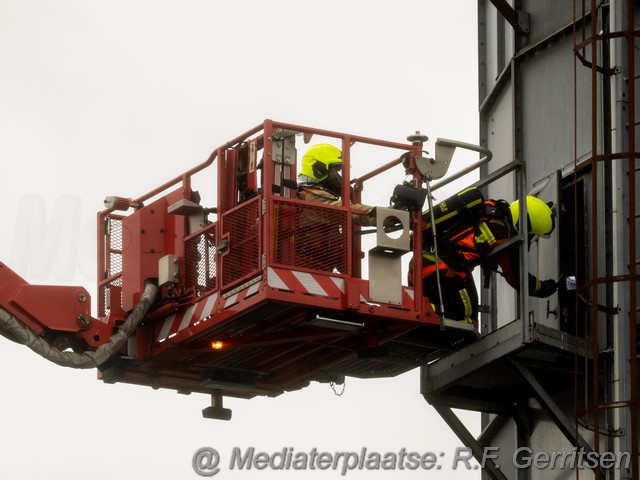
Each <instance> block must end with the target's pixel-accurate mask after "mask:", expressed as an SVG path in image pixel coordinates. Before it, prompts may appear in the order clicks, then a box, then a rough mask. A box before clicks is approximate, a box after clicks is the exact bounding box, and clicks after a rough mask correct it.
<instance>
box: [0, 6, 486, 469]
mask: <svg viewBox="0 0 640 480" xmlns="http://www.w3.org/2000/svg"><path fill="white" fill-rule="evenodd" d="M476 10H477V6H476V2H474V1H471V0H451V1H436V0H399V1H387V0H304V1H302V0H271V1H268V2H267V1H260V0H236V1H229V0H227V1H223V0H206V1H205V0H183V1H180V2H178V1H175V0H153V1H152V0H127V1H124V0H112V1H109V2H98V1H95V0H56V1H50V0H0V161H1V162H2V170H1V171H2V174H1V176H0V179H1V180H0V182H1V183H0V184H1V186H2V188H0V205H2V209H1V210H0V224H1V225H2V229H1V231H2V235H0V261H3V262H4V263H7V264H8V265H9V266H10V267H11V268H13V269H14V270H16V272H17V273H19V274H20V275H21V276H23V277H24V278H25V279H26V280H28V281H29V282H31V283H35V284H60V285H82V286H84V287H86V288H87V289H88V290H89V291H90V292H91V294H92V295H94V298H95V288H96V287H95V266H96V260H95V255H96V248H95V247H96V238H95V212H97V211H98V210H100V209H101V208H102V201H103V199H104V197H105V196H107V195H123V196H131V197H136V196H138V195H141V194H143V193H145V192H147V191H149V190H150V189H151V188H153V187H155V186H157V185H158V184H160V183H163V182H164V181H166V180H168V179H170V178H173V177H174V176H176V175H177V174H179V173H181V172H183V171H185V170H187V169H188V168H190V167H192V166H194V165H196V164H198V163H200V162H201V161H203V160H204V159H205V158H207V157H208V155H209V153H210V152H211V151H212V150H213V149H214V148H216V147H217V146H219V145H222V144H223V143H224V142H225V141H226V140H228V139H230V138H232V137H235V136H237V135H238V134H240V133H242V132H244V131H246V130H248V129H250V128H251V127H253V126H255V125H257V124H258V123H260V122H261V121H263V120H264V119H266V118H272V119H275V120H279V121H283V122H288V123H296V124H301V125H308V126H314V127H318V128H323V129H328V130H335V131H344V132H348V133H352V134H358V135H364V136H368V137H374V138H381V139H385V140H392V141H404V140H405V138H406V136H407V135H409V134H411V133H413V132H414V131H416V130H420V131H422V132H423V133H425V134H427V135H429V137H430V138H431V139H432V140H435V138H437V137H446V138H453V139H458V140H461V141H465V142H470V143H477V142H478V121H477V112H478V108H477V103H478V102H477V97H478V95H477V91H478V87H477V78H478V75H477V45H476V43H477V25H476V16H477V12H476ZM432 140H430V143H429V145H428V146H432ZM399 180H401V179H399ZM390 194H391V192H390V191H389V192H383V194H380V192H367V191H365V192H364V199H365V200H366V201H368V202H369V203H373V204H380V202H381V201H384V198H387V199H388V197H389V195H390ZM0 288H1V285H0ZM94 313H95V308H94ZM418 373H419V372H418V370H415V371H412V372H409V373H407V374H405V375H402V376H400V377H397V378H394V379H387V380H367V381H361V380H355V379H348V380H347V384H346V389H345V391H344V394H343V395H342V396H336V395H335V394H334V392H333V391H332V390H331V388H330V387H329V386H328V385H319V384H313V385H312V386H310V387H309V388H306V389H304V390H301V391H297V392H292V393H287V394H284V395H282V396H280V397H277V398H275V399H265V398H258V399H253V400H249V401H247V400H234V399H230V400H227V401H226V405H225V406H228V407H230V408H232V409H233V411H234V418H233V420H232V421H231V422H216V421H211V420H204V419H202V418H201V413H200V411H201V409H202V408H203V407H205V406H206V405H207V402H208V398H207V397H206V396H203V395H196V394H194V395H190V396H183V395H178V394H176V393H175V392H173V391H155V390H152V389H150V388H145V387H135V386H130V385H123V384H116V385H106V384H103V383H102V382H100V381H98V380H96V372H95V371H81V372H80V371H74V370H69V369H64V368H61V367H57V366H56V365H53V364H50V363H48V362H47V361H45V360H43V359H41V358H40V357H38V356H37V355H35V354H34V353H32V352H31V351H30V350H28V349H27V348H26V347H20V346H18V345H15V344H13V343H11V342H9V341H8V340H6V339H4V338H0V382H1V384H2V401H1V402H2V403H1V405H2V408H0V478H1V479H7V480H9V479H10V480H20V479H29V480H32V479H36V478H51V479H58V478H60V479H62V478H64V479H68V480H75V479H78V480H79V479H83V480H84V479H86V478H92V479H95V480H102V479H105V480H106V479H111V478H123V479H127V478H131V479H133V478H135V479H154V480H165V479H166V480H169V479H176V478H183V479H184V478H198V475H196V473H195V472H194V471H193V469H192V465H191V462H192V457H193V455H194V453H195V452H196V450H198V449H199V448H201V447H205V446H211V447H214V448H216V449H218V451H219V452H220V455H221V456H222V457H224V458H228V456H229V455H230V454H231V452H232V449H233V448H234V447H239V448H241V449H247V448H250V447H255V448H256V450H258V451H264V452H268V453H273V452H277V451H281V450H282V448H285V447H292V448H294V449H295V450H296V451H309V450H310V449H312V448H313V447H317V448H318V449H319V450H321V451H327V452H339V451H360V450H361V449H362V448H367V449H368V450H369V451H377V452H399V451H400V450H401V449H402V448H406V450H407V451H416V452H421V453H424V452H435V453H438V454H439V453H440V452H442V453H443V454H444V460H443V461H442V462H441V463H439V465H440V466H441V468H440V469H435V468H434V469H433V470H430V471H426V472H425V471H423V470H420V469H419V470H402V471H400V470H395V471H384V470H381V471H366V470H360V471H358V470H355V471H352V472H348V473H347V475H346V477H347V478H349V477H350V478H380V479H383V478H384V479H387V478H394V479H413V478H425V477H426V478H432V479H450V478H456V479H463V478H474V479H477V478H480V473H479V471H477V470H475V471H474V470H471V471H469V470H467V469H466V468H464V467H463V466H459V468H458V469H457V470H453V469H452V468H451V462H450V459H451V458H452V457H453V455H454V453H455V449H456V448H458V447H462V444H461V442H460V441H459V440H458V439H457V438H456V437H455V436H454V435H453V433H452V432H450V431H449V429H448V428H447V427H446V425H445V424H444V422H443V421H442V420H441V419H440V418H439V417H438V415H437V414H436V413H435V411H434V410H433V409H432V408H431V407H430V406H429V405H428V404H427V403H426V402H425V401H424V399H423V398H422V397H421V395H420V386H419V375H418ZM461 418H463V419H464V420H465V422H467V423H468V425H469V428H470V429H471V430H472V431H473V432H474V433H477V432H478V430H479V417H478V416H477V415H472V414H468V413H461ZM224 458H223V461H222V462H221V463H224V461H225V460H224ZM299 476H302V477H304V478H322V479H330V478H342V475H341V474H340V472H339V471H334V470H326V471H317V470H316V471H304V472H301V471H297V472H296V471H285V472H279V471H270V470H269V469H267V470H263V471H256V470H251V471H237V470H231V471H230V470H228V469H224V470H223V471H221V472H220V473H219V474H218V476H217V478H224V479H227V478H229V479H230V478H243V479H244V478H256V479H258V478H260V479H275V478H278V479H280V478H298V477H299Z"/></svg>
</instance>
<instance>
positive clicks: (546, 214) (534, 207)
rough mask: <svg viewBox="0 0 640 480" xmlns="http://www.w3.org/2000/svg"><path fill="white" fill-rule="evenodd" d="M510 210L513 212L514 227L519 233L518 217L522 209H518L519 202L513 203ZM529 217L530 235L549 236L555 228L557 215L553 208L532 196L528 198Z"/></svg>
mask: <svg viewBox="0 0 640 480" xmlns="http://www.w3.org/2000/svg"><path fill="white" fill-rule="evenodd" d="M509 208H510V210H511V218H512V219H513V226H514V227H515V228H516V231H519V229H518V217H519V216H520V209H519V207H518V200H516V201H515V202H513V203H512V204H511V205H510V207H509ZM527 217H528V218H527V220H528V222H527V224H528V229H529V235H549V234H550V233H551V232H553V229H554V228H555V213H554V211H553V210H552V208H551V206H549V204H547V203H544V202H543V201H542V200H540V199H539V198H537V197H533V196H531V195H529V196H527Z"/></svg>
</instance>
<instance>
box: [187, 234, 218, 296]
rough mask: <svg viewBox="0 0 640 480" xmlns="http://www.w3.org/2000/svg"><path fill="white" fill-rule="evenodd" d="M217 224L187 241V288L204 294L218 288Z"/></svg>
mask: <svg viewBox="0 0 640 480" xmlns="http://www.w3.org/2000/svg"><path fill="white" fill-rule="evenodd" d="M215 227H216V224H215V223H212V224H211V225H209V226H207V227H206V228H205V229H203V231H202V232H201V233H199V234H197V235H195V236H193V237H191V238H190V239H189V240H187V241H186V243H185V253H186V259H185V263H186V264H185V277H186V280H185V281H186V285H185V286H186V288H187V289H189V288H191V287H194V288H195V293H196V296H198V297H199V296H202V295H204V294H206V293H208V292H210V291H211V290H215V289H216V288H217V283H218V282H217V278H218V277H217V267H218V265H217V262H216V252H217V249H216V233H215V232H216V231H215Z"/></svg>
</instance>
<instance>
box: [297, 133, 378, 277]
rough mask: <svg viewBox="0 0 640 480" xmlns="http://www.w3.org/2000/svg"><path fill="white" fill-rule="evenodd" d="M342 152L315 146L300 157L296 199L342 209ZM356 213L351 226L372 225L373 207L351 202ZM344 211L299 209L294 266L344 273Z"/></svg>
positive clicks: (328, 147) (325, 145) (327, 145)
mask: <svg viewBox="0 0 640 480" xmlns="http://www.w3.org/2000/svg"><path fill="white" fill-rule="evenodd" d="M341 169H342V152H341V151H340V149H339V148H337V147H335V146H333V145H330V144H325V143H321V144H317V145H314V146H312V147H311V148H309V150H308V151H307V152H306V153H305V155H304V156H303V157H302V167H301V169H300V174H299V175H298V198H300V199H302V200H308V201H312V202H318V203H322V204H325V205H333V206H342V200H341V194H342V176H341V175H340V170H341ZM350 206H351V209H352V210H356V212H355V213H354V214H353V215H352V220H353V223H355V224H357V225H363V226H372V225H375V222H376V220H375V207H371V206H368V205H362V204H357V203H350ZM344 218H345V214H344V211H341V210H334V209H326V208H318V207H301V209H300V217H299V228H298V231H297V232H296V233H297V238H296V252H297V253H296V264H297V265H298V266H302V267H306V268H311V269H315V270H324V271H329V272H345V271H346V270H347V265H346V258H347V257H346V245H347V242H346V229H345V228H344V225H343V223H344Z"/></svg>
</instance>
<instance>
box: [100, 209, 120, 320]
mask: <svg viewBox="0 0 640 480" xmlns="http://www.w3.org/2000/svg"><path fill="white" fill-rule="evenodd" d="M105 221H106V222H107V223H106V228H105V232H104V242H105V243H104V246H105V258H104V259H103V262H104V263H103V264H102V270H103V275H104V277H103V278H104V279H105V280H106V279H109V278H110V279H112V280H111V281H109V282H107V283H104V284H101V285H100V287H99V289H98V296H99V298H98V316H101V317H104V316H107V315H108V314H109V313H110V311H111V302H114V301H115V302H120V301H121V296H120V295H121V291H122V218H121V217H115V216H114V217H107V218H106V219H105ZM116 289H117V290H116Z"/></svg>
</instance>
